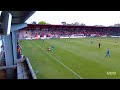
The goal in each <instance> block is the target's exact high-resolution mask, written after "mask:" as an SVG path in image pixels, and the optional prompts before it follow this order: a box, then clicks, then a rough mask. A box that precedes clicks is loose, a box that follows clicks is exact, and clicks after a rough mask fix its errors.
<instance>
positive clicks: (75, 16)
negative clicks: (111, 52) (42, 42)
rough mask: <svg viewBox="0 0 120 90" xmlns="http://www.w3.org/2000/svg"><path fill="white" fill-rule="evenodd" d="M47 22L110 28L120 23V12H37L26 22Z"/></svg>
mask: <svg viewBox="0 0 120 90" xmlns="http://www.w3.org/2000/svg"><path fill="white" fill-rule="evenodd" d="M32 21H36V22H37V23H38V22H39V21H45V22H47V23H50V24H61V22H63V21H65V22H66V23H69V24H71V23H74V22H79V23H84V24H86V25H105V26H110V25H114V24H118V23H120V11H36V12H35V13H34V14H33V15H32V16H31V17H30V18H29V19H28V20H27V21H26V22H27V23H31V22H32Z"/></svg>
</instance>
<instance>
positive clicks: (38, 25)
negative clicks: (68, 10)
mask: <svg viewBox="0 0 120 90" xmlns="http://www.w3.org/2000/svg"><path fill="white" fill-rule="evenodd" d="M29 28H108V29H110V28H120V27H98V26H73V25H40V24H28V25H27V27H25V28H24V29H29ZM22 29H23V28H22Z"/></svg>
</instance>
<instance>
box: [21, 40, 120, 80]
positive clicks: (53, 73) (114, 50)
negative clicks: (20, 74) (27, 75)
mask: <svg viewBox="0 0 120 90" xmlns="http://www.w3.org/2000/svg"><path fill="white" fill-rule="evenodd" d="M70 40H71V42H69V39H49V40H45V42H43V41H42V40H22V42H20V43H21V47H22V48H21V50H22V53H23V54H24V55H25V56H27V57H28V58H29V60H30V63H31V65H32V67H33V70H34V72H35V74H36V76H37V78H38V79H80V77H82V78H84V79H119V78H120V39H119V38H99V40H98V41H97V40H96V38H79V39H70ZM91 41H93V44H91ZM115 41H116V42H117V46H114V42H115ZM99 42H100V43H101V48H98V43H99ZM51 45H53V46H54V47H55V49H54V50H53V51H50V52H49V51H47V47H49V46H51ZM41 48H42V49H41ZM107 48H110V54H111V57H110V58H106V57H105V54H106V50H107ZM46 52H47V53H46ZM60 62H61V63H62V64H61V63H60ZM63 64H64V65H63ZM66 67H68V68H66ZM71 70H72V71H71ZM107 72H116V74H115V75H107ZM77 75H78V76H77ZM79 76H80V77H79Z"/></svg>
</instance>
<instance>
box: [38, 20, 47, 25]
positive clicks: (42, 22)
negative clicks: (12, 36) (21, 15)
mask: <svg viewBox="0 0 120 90" xmlns="http://www.w3.org/2000/svg"><path fill="white" fill-rule="evenodd" d="M38 24H42V25H45V24H46V22H45V21H40V22H38Z"/></svg>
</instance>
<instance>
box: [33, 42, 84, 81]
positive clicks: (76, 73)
mask: <svg viewBox="0 0 120 90" xmlns="http://www.w3.org/2000/svg"><path fill="white" fill-rule="evenodd" d="M32 42H33V43H34V44H35V45H36V46H38V47H39V48H40V49H42V50H43V51H44V52H46V51H45V50H44V49H43V48H42V47H40V46H39V45H38V44H36V43H35V42H34V41H32ZM46 53H47V54H48V55H50V56H51V57H52V58H53V59H55V60H56V61H58V62H59V63H60V64H61V65H63V66H64V67H65V68H67V69H68V70H69V71H71V72H72V73H73V74H75V75H76V76H77V77H79V78H80V79H83V78H82V77H81V76H79V75H78V74H77V73H75V72H74V71H73V70H71V69H70V68H69V67H67V66H66V65H65V64H63V63H62V62H61V61H59V60H58V59H57V58H55V57H54V56H52V55H51V54H50V53H48V52H46Z"/></svg>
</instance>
